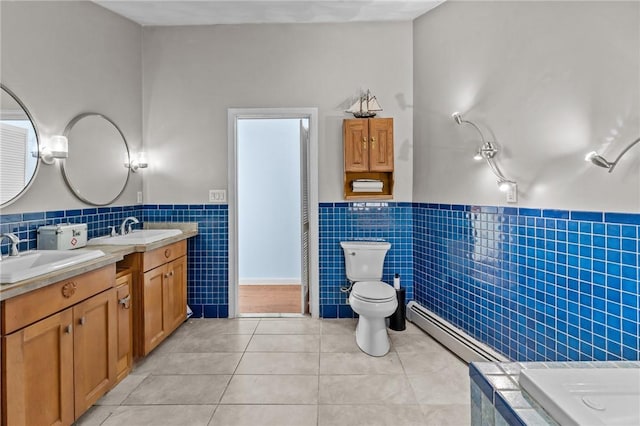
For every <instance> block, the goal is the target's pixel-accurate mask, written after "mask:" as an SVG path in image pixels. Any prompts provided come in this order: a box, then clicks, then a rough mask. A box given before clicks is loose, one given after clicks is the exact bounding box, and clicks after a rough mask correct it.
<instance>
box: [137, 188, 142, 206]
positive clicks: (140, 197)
mask: <svg viewBox="0 0 640 426" xmlns="http://www.w3.org/2000/svg"><path fill="white" fill-rule="evenodd" d="M137 200H138V204H141V203H142V191H138V197H137Z"/></svg>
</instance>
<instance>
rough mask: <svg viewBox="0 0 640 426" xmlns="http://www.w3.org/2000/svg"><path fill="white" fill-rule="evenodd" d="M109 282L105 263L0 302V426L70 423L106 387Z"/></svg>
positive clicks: (110, 359) (112, 331)
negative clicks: (100, 266)
mask: <svg viewBox="0 0 640 426" xmlns="http://www.w3.org/2000/svg"><path fill="white" fill-rule="evenodd" d="M114 279H115V270H114V265H111V266H108V267H105V268H102V269H99V270H96V271H92V272H88V273H86V274H83V275H80V276H77V277H74V278H72V279H70V280H65V281H62V282H60V283H56V284H52V285H50V286H47V287H44V288H42V289H39V290H34V291H32V292H29V293H26V294H24V295H21V296H17V297H15V298H12V299H8V300H6V301H3V302H2V308H3V309H2V335H3V336H2V352H3V353H2V361H3V363H2V408H3V409H2V424H3V425H11V426H13V425H16V426H19V425H70V424H72V423H73V421H74V420H75V419H77V418H79V417H80V416H81V415H82V414H83V413H84V412H85V411H86V410H87V409H89V407H91V405H93V403H95V402H96V401H97V400H98V399H99V398H100V397H101V396H102V395H104V394H105V393H106V392H107V391H108V390H109V389H111V387H112V386H113V384H114V383H115V377H116V319H115V316H116V291H115V289H114V288H113V285H114ZM96 292H97V294H95V293H96Z"/></svg>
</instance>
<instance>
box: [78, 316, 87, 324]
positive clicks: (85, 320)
mask: <svg viewBox="0 0 640 426" xmlns="http://www.w3.org/2000/svg"><path fill="white" fill-rule="evenodd" d="M86 322H87V318H86V317H80V320H78V323H79V324H80V325H84V324H85V323H86Z"/></svg>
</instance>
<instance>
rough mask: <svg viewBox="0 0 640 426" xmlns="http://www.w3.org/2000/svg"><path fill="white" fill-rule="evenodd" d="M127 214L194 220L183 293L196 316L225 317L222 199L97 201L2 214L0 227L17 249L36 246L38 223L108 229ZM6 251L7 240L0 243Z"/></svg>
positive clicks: (92, 232) (93, 231)
mask: <svg viewBox="0 0 640 426" xmlns="http://www.w3.org/2000/svg"><path fill="white" fill-rule="evenodd" d="M127 216H136V217H138V218H139V219H141V220H142V221H143V222H144V221H149V222H197V223H198V230H199V234H198V236H196V237H195V238H190V239H189V240H188V243H187V244H188V253H189V258H188V266H187V277H188V284H187V297H188V303H189V306H190V307H191V309H192V310H193V312H194V316H195V317H202V316H204V317H212V318H226V317H227V316H228V315H229V313H228V311H229V310H228V306H229V303H228V291H227V288H228V263H229V260H228V209H227V206H226V205H209V204H207V205H203V204H197V205H164V204H161V205H144V206H140V205H137V206H124V207H122V206H119V207H98V208H88V209H76V210H57V211H46V212H30V213H17V214H8V215H0V232H2V233H5V232H13V233H15V234H16V235H18V237H19V238H20V239H21V240H22V242H21V243H20V250H21V251H24V250H32V249H35V248H36V243H37V229H38V227H39V226H43V225H54V224H59V223H87V224H88V236H89V238H94V237H98V236H102V235H107V234H108V232H109V226H114V225H115V226H118V225H120V223H121V222H122V220H123V219H124V218H125V217H127ZM0 248H1V250H2V254H7V253H8V249H9V243H8V242H6V241H5V242H4V244H2V246H1V247H0Z"/></svg>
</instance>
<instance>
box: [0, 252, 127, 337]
mask: <svg viewBox="0 0 640 426" xmlns="http://www.w3.org/2000/svg"><path fill="white" fill-rule="evenodd" d="M115 268H116V265H115V264H112V265H108V266H105V267H104V268H100V269H96V270H95V271H91V272H87V273H85V274H82V275H78V276H75V277H73V278H69V279H66V280H63V281H60V282H57V283H54V284H51V285H48V286H46V287H43V288H41V289H38V290H34V291H32V292H29V293H25V294H23V295H21V296H17V297H14V298H11V299H8V300H5V301H3V302H2V334H3V335H4V334H9V333H12V332H14V331H16V330H19V329H20V328H22V327H25V326H27V325H29V324H32V323H34V322H36V321H38V320H40V319H42V318H45V317H48V316H49V315H51V314H54V313H56V312H59V311H61V310H63V309H66V308H68V307H69V306H72V305H75V304H76V303H78V302H81V301H83V300H85V299H88V298H89V297H91V296H93V295H94V294H98V293H100V292H101V291H103V290H106V289H108V288H111V287H113V286H114V284H115Z"/></svg>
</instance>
